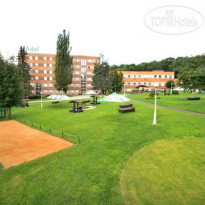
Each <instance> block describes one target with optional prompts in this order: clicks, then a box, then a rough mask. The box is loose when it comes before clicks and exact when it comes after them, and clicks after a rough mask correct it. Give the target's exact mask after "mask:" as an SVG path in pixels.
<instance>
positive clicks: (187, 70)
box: [178, 65, 205, 91]
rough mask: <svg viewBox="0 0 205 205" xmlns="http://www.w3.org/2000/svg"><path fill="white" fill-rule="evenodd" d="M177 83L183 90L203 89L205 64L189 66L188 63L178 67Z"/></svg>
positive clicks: (204, 87) (204, 84)
mask: <svg viewBox="0 0 205 205" xmlns="http://www.w3.org/2000/svg"><path fill="white" fill-rule="evenodd" d="M178 84H179V86H180V87H182V88H184V89H185V90H195V89H198V90H199V91H201V90H204V89H205V66H199V67H191V66H189V65H185V66H184V67H182V68H180V70H179V74H178Z"/></svg>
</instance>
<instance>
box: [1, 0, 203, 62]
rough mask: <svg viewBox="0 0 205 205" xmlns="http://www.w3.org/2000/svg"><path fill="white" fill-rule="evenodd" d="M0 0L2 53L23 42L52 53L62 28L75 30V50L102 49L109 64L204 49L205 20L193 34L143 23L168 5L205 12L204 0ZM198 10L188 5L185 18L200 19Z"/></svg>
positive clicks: (93, 51)
mask: <svg viewBox="0 0 205 205" xmlns="http://www.w3.org/2000/svg"><path fill="white" fill-rule="evenodd" d="M0 5H1V7H0V8H1V11H0V19H1V24H0V28H1V29H0V52H1V53H2V54H3V55H4V57H8V56H9V55H16V53H17V51H18V49H19V47H20V46H21V45H26V46H39V53H52V54H53V53H55V52H56V40H57V36H58V33H60V32H62V30H63V29H66V30H69V31H70V41H71V46H72V52H71V54H73V55H94V56H99V54H100V53H102V54H104V56H105V59H108V61H109V63H110V64H123V63H124V64H130V63H141V62H148V61H152V60H160V59H163V58H166V57H178V56H191V55H197V54H202V53H205V25H204V24H203V25H202V26H201V27H200V28H198V29H197V30H195V31H193V32H191V33H186V34H182V35H166V34H161V33H158V32H155V31H153V30H151V29H149V28H148V27H147V26H146V25H145V23H144V18H145V15H146V14H147V13H148V12H149V11H151V10H152V9H155V8H158V7H161V6H167V5H180V6H186V7H189V8H192V9H194V11H197V12H199V13H201V14H202V16H204V14H205V1H204V0H197V1H196V0H171V1H170V0H35V1H34V0H18V1H17V0H2V1H1V4H0ZM189 11H190V14H189ZM194 11H193V10H190V9H188V10H187V9H185V14H183V15H182V18H185V16H186V15H187V18H189V17H193V18H196V20H197V21H198V24H200V23H201V22H202V16H200V15H198V13H197V12H195V13H194ZM160 12H162V10H161V11H160V10H157V11H156V10H155V13H154V14H152V16H155V17H157V16H159V17H160V16H161V14H162V13H160ZM163 12H164V11H163ZM176 12H179V11H177V10H176V11H175V15H176ZM180 12H182V13H183V10H181V11H180ZM187 12H188V13H187ZM177 15H178V14H177ZM184 15H185V16H184ZM200 18H201V19H200ZM165 29H166V28H165ZM185 30H186V29H185ZM166 32H170V31H169V30H167V31H166V30H165V33H166Z"/></svg>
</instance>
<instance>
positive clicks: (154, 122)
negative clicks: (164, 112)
mask: <svg viewBox="0 0 205 205" xmlns="http://www.w3.org/2000/svg"><path fill="white" fill-rule="evenodd" d="M156 124H157V87H156V84H155V103H154V117H153V125H156Z"/></svg>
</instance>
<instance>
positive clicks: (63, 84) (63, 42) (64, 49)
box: [55, 30, 73, 93]
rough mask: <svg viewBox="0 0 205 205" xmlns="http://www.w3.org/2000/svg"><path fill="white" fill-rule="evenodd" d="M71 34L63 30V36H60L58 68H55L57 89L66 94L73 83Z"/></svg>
mask: <svg viewBox="0 0 205 205" xmlns="http://www.w3.org/2000/svg"><path fill="white" fill-rule="evenodd" d="M69 35H70V34H69V32H68V33H66V30H63V34H59V35H58V39H57V51H56V66H55V77H56V83H55V87H56V88H57V90H59V91H60V90H63V91H64V92H65V93H66V92H67V90H68V85H69V84H71V82H72V75H73V68H72V61H73V59H72V58H71V57H70V38H69Z"/></svg>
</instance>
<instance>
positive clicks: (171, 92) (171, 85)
mask: <svg viewBox="0 0 205 205" xmlns="http://www.w3.org/2000/svg"><path fill="white" fill-rule="evenodd" d="M171 94H172V83H171Z"/></svg>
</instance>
